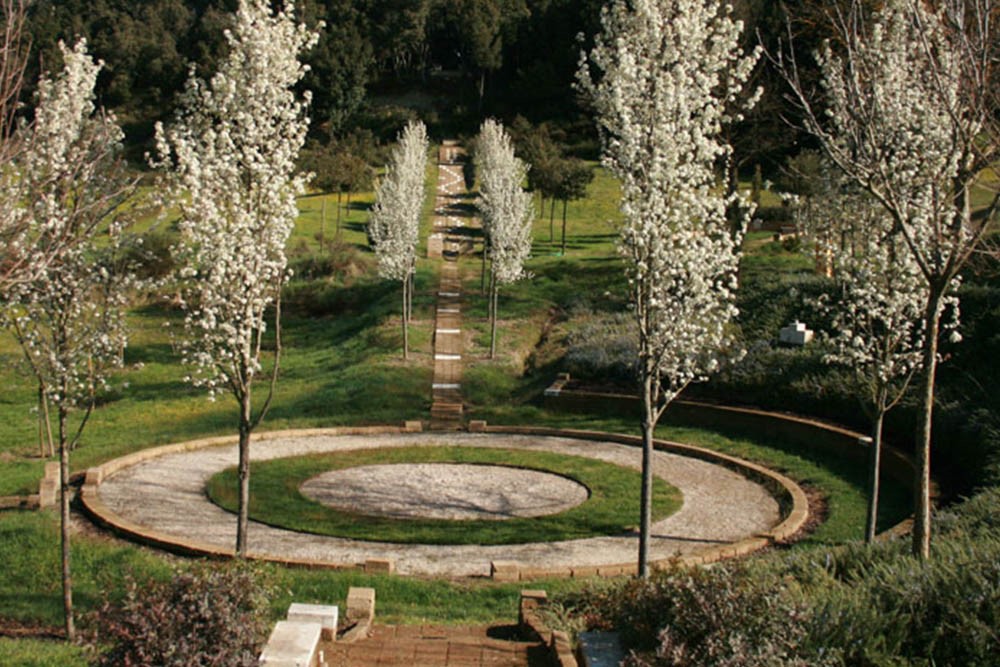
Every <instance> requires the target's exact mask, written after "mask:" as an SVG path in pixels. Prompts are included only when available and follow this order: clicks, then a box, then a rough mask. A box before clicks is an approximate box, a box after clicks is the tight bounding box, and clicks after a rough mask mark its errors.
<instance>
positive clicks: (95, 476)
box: [83, 468, 104, 485]
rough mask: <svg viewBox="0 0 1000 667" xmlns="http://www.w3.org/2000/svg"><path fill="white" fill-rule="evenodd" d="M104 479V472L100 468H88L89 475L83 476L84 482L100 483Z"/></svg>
mask: <svg viewBox="0 0 1000 667" xmlns="http://www.w3.org/2000/svg"><path fill="white" fill-rule="evenodd" d="M103 481H104V474H103V471H102V470H101V469H100V468H88V469H87V475H86V477H84V478H83V483H84V484H94V485H96V484H100V483H101V482H103Z"/></svg>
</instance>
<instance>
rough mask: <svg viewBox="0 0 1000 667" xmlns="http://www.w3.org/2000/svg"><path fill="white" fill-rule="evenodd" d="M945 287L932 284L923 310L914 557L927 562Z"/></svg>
mask: <svg viewBox="0 0 1000 667" xmlns="http://www.w3.org/2000/svg"><path fill="white" fill-rule="evenodd" d="M943 296H944V288H941V287H939V286H938V285H934V284H932V285H931V287H930V293H929V294H928V297H927V308H926V310H925V311H924V334H925V336H926V338H925V341H924V358H923V366H924V386H923V388H922V391H921V403H922V410H921V413H922V414H921V417H920V423H919V425H918V426H917V441H916V457H917V461H916V463H917V466H916V471H915V472H916V479H915V480H914V485H913V493H914V499H913V518H914V521H913V555H914V556H917V557H918V558H920V559H921V560H927V559H929V558H930V555H931V428H932V424H933V420H934V380H935V375H936V374H937V350H938V329H939V327H940V321H941V315H940V313H939V310H940V306H941V300H942V298H943Z"/></svg>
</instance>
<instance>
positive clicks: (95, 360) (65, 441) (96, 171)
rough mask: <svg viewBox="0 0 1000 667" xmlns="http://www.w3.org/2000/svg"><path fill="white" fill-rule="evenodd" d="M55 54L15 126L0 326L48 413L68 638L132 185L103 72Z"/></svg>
mask: <svg viewBox="0 0 1000 667" xmlns="http://www.w3.org/2000/svg"><path fill="white" fill-rule="evenodd" d="M60 48H61V49H62V54H63V63H64V64H63V70H62V72H61V73H60V74H59V75H58V76H57V77H55V78H49V77H48V76H43V77H42V80H41V81H40V83H39V86H38V103H37V106H36V109H35V120H34V123H33V125H32V126H31V127H30V128H29V127H27V126H22V128H21V130H22V131H23V132H25V133H27V134H28V135H29V136H27V137H25V138H24V141H25V144H24V149H23V150H22V151H21V152H19V154H18V155H17V156H16V157H15V159H14V160H13V162H12V165H11V166H12V169H13V170H14V171H15V173H16V174H17V176H18V179H19V188H20V189H21V191H22V193H23V195H24V199H23V200H22V202H21V206H22V208H21V209H20V210H19V212H18V213H19V215H21V216H23V218H24V221H25V223H24V225H23V227H22V230H23V234H22V235H21V237H20V238H21V240H22V245H21V246H20V248H19V249H18V254H19V257H20V259H21V260H23V262H24V263H25V265H26V266H31V267H32V270H31V273H30V275H23V274H22V275H21V276H20V278H19V279H18V280H16V281H11V283H9V284H8V285H7V286H6V287H7V289H6V291H5V293H4V294H3V298H4V302H3V305H2V308H0V321H2V322H3V323H4V324H5V325H7V326H8V327H9V328H10V329H11V330H12V331H13V333H14V336H15V338H16V339H17V341H18V342H19V343H20V345H21V348H22V350H23V352H24V356H25V359H26V361H27V363H28V366H29V368H30V369H31V370H32V372H33V374H34V375H35V378H36V379H37V381H38V389H39V406H40V408H42V409H43V410H44V409H45V408H46V407H47V406H48V405H49V403H51V404H52V405H54V406H55V408H56V414H57V420H58V422H57V423H58V431H57V437H58V445H59V472H60V508H61V512H60V515H61V522H62V539H61V541H62V576H63V606H64V610H65V622H66V634H67V636H68V637H69V638H70V639H72V638H73V637H74V636H75V627H74V621H73V593H72V578H71V576H70V533H69V502H70V493H69V455H70V451H71V450H72V449H73V448H74V447H75V446H76V444H77V443H78V442H79V440H80V436H81V434H82V433H83V429H84V427H85V426H86V424H87V421H88V418H89V417H90V414H91V412H92V411H93V409H94V405H95V401H96V397H97V392H98V391H99V390H100V389H101V388H103V387H105V386H106V383H107V379H108V375H109V373H110V372H111V371H112V369H114V368H117V367H119V366H120V365H121V361H122V359H121V350H122V348H123V347H124V345H125V326H124V309H125V306H126V301H127V293H128V292H127V290H128V288H129V280H128V278H127V276H124V275H122V274H120V273H117V272H116V271H114V270H113V269H114V266H113V264H112V262H111V256H112V255H113V253H114V252H115V249H116V244H117V241H118V240H119V237H120V235H121V232H122V228H123V224H124V222H123V218H122V217H121V215H120V213H119V211H120V209H119V206H120V204H121V203H122V202H123V201H124V200H125V199H126V198H127V197H128V195H129V194H130V193H131V191H132V182H130V181H129V179H128V178H127V176H126V175H125V173H124V170H123V169H122V168H121V163H120V162H119V160H118V159H117V157H118V154H119V152H120V151H119V149H120V142H121V139H122V136H123V135H122V132H121V130H120V129H119V127H118V125H117V124H116V122H115V119H114V117H113V116H111V115H109V114H101V113H98V112H95V109H94V83H95V81H96V80H97V73H98V71H99V70H100V69H101V65H100V64H99V63H95V62H94V61H93V60H92V59H91V58H90V56H89V55H88V54H87V49H86V43H85V42H84V41H83V40H80V41H79V42H78V43H77V44H76V46H75V47H74V48H72V49H69V48H67V47H65V46H64V45H62V44H60ZM74 410H80V411H82V413H83V414H82V416H81V417H80V419H79V420H78V422H77V423H76V425H75V427H74V426H72V425H71V424H70V422H69V417H70V414H71V412H73V411H74Z"/></svg>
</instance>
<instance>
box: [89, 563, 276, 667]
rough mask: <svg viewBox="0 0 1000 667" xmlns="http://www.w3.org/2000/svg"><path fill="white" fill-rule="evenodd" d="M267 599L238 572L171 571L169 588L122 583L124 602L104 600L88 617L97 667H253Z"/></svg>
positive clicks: (254, 580)
mask: <svg viewBox="0 0 1000 667" xmlns="http://www.w3.org/2000/svg"><path fill="white" fill-rule="evenodd" d="M268 592H269V591H268V589H267V587H266V586H265V585H263V584H262V583H261V577H260V576H259V575H258V574H257V573H255V572H254V571H253V570H251V569H249V568H248V567H245V566H228V567H205V568H203V569H196V570H194V571H191V572H179V573H177V574H175V575H174V576H173V577H172V578H171V579H170V580H169V581H143V582H137V581H135V580H129V581H128V585H127V588H126V592H125V597H124V599H122V600H110V599H106V600H104V601H103V603H102V604H101V606H100V607H99V608H98V609H97V611H96V612H94V613H93V614H91V615H90V617H89V618H88V626H89V629H90V630H89V634H90V639H91V642H92V644H93V646H94V647H95V650H96V651H97V652H98V653H99V656H98V659H97V664H99V665H108V666H109V667H111V666H114V667H130V666H136V667H138V666H140V665H158V666H161V667H195V666H200V665H206V666H207V665H227V666H232V667H238V666H240V665H245V666H246V667H251V666H252V665H256V664H257V655H258V653H259V648H260V645H261V643H262V641H263V639H264V638H265V637H266V632H267V624H266V616H265V614H266V612H267V601H268Z"/></svg>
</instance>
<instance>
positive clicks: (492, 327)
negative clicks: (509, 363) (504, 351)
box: [490, 278, 500, 359]
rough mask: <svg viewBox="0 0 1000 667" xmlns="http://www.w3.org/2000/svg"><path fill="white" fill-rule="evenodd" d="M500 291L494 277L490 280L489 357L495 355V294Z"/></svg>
mask: <svg viewBox="0 0 1000 667" xmlns="http://www.w3.org/2000/svg"><path fill="white" fill-rule="evenodd" d="M499 292H500V289H499V287H497V281H496V279H495V278H492V279H491V280H490V304H491V308H490V320H491V325H490V359H495V358H496V356H497V295H498V293H499Z"/></svg>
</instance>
